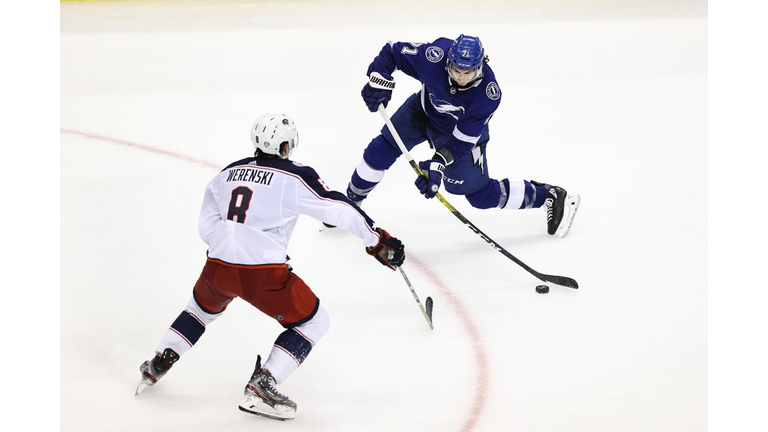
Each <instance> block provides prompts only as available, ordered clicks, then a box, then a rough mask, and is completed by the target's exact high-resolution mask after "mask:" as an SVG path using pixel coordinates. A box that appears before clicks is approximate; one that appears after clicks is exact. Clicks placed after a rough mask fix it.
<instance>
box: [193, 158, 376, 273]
mask: <svg viewBox="0 0 768 432" xmlns="http://www.w3.org/2000/svg"><path fill="white" fill-rule="evenodd" d="M301 214H305V215H309V216H311V217H313V218H315V219H317V220H320V221H323V222H326V223H329V224H332V225H335V226H337V227H339V228H341V229H345V230H347V231H349V232H351V233H353V234H355V235H356V236H358V237H360V238H362V239H363V244H364V245H365V246H373V245H375V244H377V243H378V241H379V235H378V233H377V232H376V231H375V227H374V222H373V220H371V219H370V218H369V217H368V215H366V214H365V212H363V211H362V210H361V209H360V208H358V207H357V206H356V205H354V204H353V203H352V202H351V201H350V200H349V199H348V198H347V197H346V196H344V195H343V194H341V193H339V192H335V191H332V190H330V188H328V187H327V186H326V185H325V183H324V182H323V181H322V180H321V179H320V177H319V176H318V175H317V172H315V170H314V169H312V168H311V167H308V166H303V165H301V164H299V163H297V162H293V161H291V160H287V159H279V158H274V159H272V158H255V157H252V158H246V159H242V160H239V161H237V162H234V163H232V164H231V165H229V166H228V167H226V168H224V170H222V171H221V172H220V173H219V174H218V175H216V177H214V178H213V179H212V180H211V181H210V182H209V183H208V186H207V187H206V189H205V197H204V198H203V206H202V209H201V210H200V221H199V224H198V229H199V231H200V237H202V239H203V241H205V242H206V243H207V244H208V257H209V258H212V259H217V260H221V261H223V262H225V263H229V264H238V265H258V264H282V263H284V262H285V260H286V255H287V248H288V241H289V240H290V238H291V234H292V233H293V229H294V228H295V226H296V221H297V220H298V217H299V215H301Z"/></svg>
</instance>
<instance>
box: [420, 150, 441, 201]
mask: <svg viewBox="0 0 768 432" xmlns="http://www.w3.org/2000/svg"><path fill="white" fill-rule="evenodd" d="M419 168H420V169H421V172H423V173H424V175H420V176H419V177H418V178H417V179H416V181H415V182H414V184H415V185H416V187H417V188H419V192H421V194H422V195H424V196H425V197H427V198H434V197H435V195H437V191H438V189H440V184H441V183H442V182H443V173H444V172H445V158H444V157H443V155H441V154H440V153H439V152H435V155H434V156H432V159H430V160H425V161H423V162H419Z"/></svg>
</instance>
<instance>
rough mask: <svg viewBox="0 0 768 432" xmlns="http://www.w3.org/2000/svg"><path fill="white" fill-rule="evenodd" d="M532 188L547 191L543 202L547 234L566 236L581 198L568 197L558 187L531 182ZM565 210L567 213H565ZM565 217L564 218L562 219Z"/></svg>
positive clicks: (563, 190) (575, 196)
mask: <svg viewBox="0 0 768 432" xmlns="http://www.w3.org/2000/svg"><path fill="white" fill-rule="evenodd" d="M531 184H533V185H534V186H544V187H545V188H546V190H547V198H546V199H545V200H544V208H545V209H546V210H547V233H548V234H549V235H557V236H558V237H560V238H563V237H565V236H566V235H568V232H569V231H570V230H571V225H572V224H573V218H574V217H576V210H578V209H579V204H580V203H581V196H579V195H568V192H566V190H565V189H563V188H561V187H559V186H551V185H548V184H546V183H539V182H537V181H534V180H531ZM566 210H568V212H567V213H566ZM563 216H565V217H563Z"/></svg>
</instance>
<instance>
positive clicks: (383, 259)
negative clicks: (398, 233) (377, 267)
mask: <svg viewBox="0 0 768 432" xmlns="http://www.w3.org/2000/svg"><path fill="white" fill-rule="evenodd" d="M376 231H377V232H378V233H379V243H377V244H376V245H375V246H368V247H366V248H365V251H366V252H368V255H371V256H372V257H374V258H376V260H377V261H379V262H380V263H382V264H384V265H385V266H387V267H389V268H391V269H392V270H394V269H396V268H398V267H400V266H401V265H403V261H405V245H404V244H403V242H401V241H400V240H398V239H397V238H395V237H392V236H390V235H389V233H388V232H386V231H385V230H383V229H381V228H376Z"/></svg>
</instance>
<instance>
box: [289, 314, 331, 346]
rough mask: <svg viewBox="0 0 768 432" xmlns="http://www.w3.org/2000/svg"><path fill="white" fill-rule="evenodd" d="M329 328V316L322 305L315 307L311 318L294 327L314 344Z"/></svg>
mask: <svg viewBox="0 0 768 432" xmlns="http://www.w3.org/2000/svg"><path fill="white" fill-rule="evenodd" d="M330 328H331V318H330V316H329V315H328V312H327V311H326V310H325V309H323V307H322V306H319V307H318V308H317V313H315V316H313V317H312V319H311V320H309V321H307V322H305V323H304V324H302V325H300V326H298V327H295V329H296V330H298V331H299V332H301V334H302V335H304V337H306V338H307V339H309V340H310V341H312V343H313V344H316V343H317V342H318V341H319V340H320V339H321V338H322V337H323V336H325V334H326V333H328V329H330Z"/></svg>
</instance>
